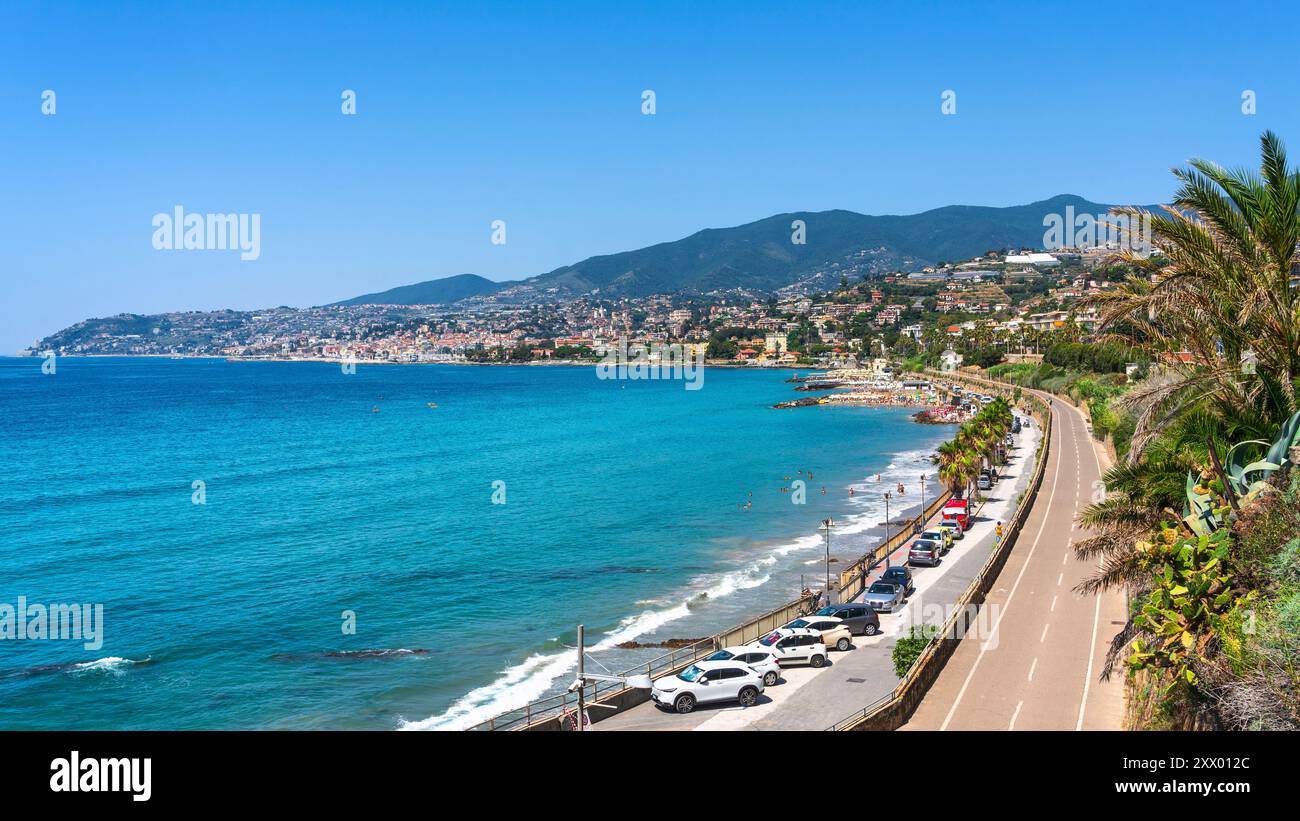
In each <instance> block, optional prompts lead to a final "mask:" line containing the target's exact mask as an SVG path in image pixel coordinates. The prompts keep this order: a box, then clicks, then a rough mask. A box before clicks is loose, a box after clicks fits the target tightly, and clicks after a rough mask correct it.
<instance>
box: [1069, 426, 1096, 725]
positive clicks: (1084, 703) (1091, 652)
mask: <svg viewBox="0 0 1300 821" xmlns="http://www.w3.org/2000/svg"><path fill="white" fill-rule="evenodd" d="M1091 450H1092V461H1093V463H1095V464H1096V465H1097V475H1098V476H1100V475H1101V458H1100V457H1098V456H1097V449H1096V448H1095V447H1094V448H1092V449H1091ZM1097 569H1098V570H1100V569H1101V561H1100V560H1098V562H1097ZM1096 599H1097V604H1096V606H1095V607H1093V611H1092V641H1091V643H1090V644H1089V645H1088V672H1086V673H1084V676H1083V698H1081V699H1079V721H1078V723H1076V724H1075V725H1074V729H1075V730H1082V729H1083V714H1084V712H1085V711H1086V710H1087V709H1088V688H1089V687H1091V686H1092V659H1093V656H1095V655H1096V652H1097V626H1098V624H1100V622H1101V593H1100V592H1098V593H1097V594H1096Z"/></svg>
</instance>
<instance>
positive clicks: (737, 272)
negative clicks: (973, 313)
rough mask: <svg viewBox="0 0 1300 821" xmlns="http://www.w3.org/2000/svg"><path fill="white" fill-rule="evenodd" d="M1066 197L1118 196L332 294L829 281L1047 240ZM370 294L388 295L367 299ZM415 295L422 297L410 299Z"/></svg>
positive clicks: (399, 297)
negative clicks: (528, 273) (1050, 220)
mask: <svg viewBox="0 0 1300 821" xmlns="http://www.w3.org/2000/svg"><path fill="white" fill-rule="evenodd" d="M1067 207H1073V208H1074V209H1075V212H1076V213H1091V214H1103V213H1106V212H1107V211H1108V210H1109V209H1110V208H1112V207H1113V206H1111V205H1106V204H1102V203H1096V202H1092V201H1090V200H1087V199H1085V198H1083V197H1081V196H1079V195H1077V194H1057V195H1056V196H1053V197H1049V198H1047V199H1045V200H1039V201H1037V202H1032V203H1027V204H1025V205H1013V206H985V205H945V206H940V207H938V208H932V209H930V210H928V211H921V212H919V213H916V214H906V215H898V214H884V215H868V214H860V213H858V212H856V211H849V210H846V209H831V210H827V211H793V212H787V213H782V214H774V215H772V216H769V217H764V218H762V219H758V220H754V221H752V222H748V223H744V224H742V225H736V226H731V227H726V228H704V229H701V230H699V231H696V232H695V233H693V234H690V235H688V236H686V237H682V238H680V239H677V240H669V241H665V242H659V243H655V244H653V245H648V246H645V247H643V248H638V249H633V250H630V251H619V252H616V253H612V254H601V255H596V256H591V257H587V258H586V259H584V260H581V261H579V262H575V263H573V264H571V265H562V266H560V267H558V268H554V269H552V270H550V271H547V272H545V273H542V274H538V275H535V276H532V277H527V278H525V279H521V280H508V281H501V282H495V281H492V280H489V279H486V278H485V277H481V276H478V275H475V274H460V275H458V276H455V277H445V278H441V279H433V280H426V281H424V282H418V283H413V284H411V285H403V286H398V287H395V288H390V289H388V290H386V291H380V292H376V293H372V294H365V295H362V296H360V297H353V298H351V299H348V300H343V301H341V302H337V303H333V304H335V305H365V304H393V305H398V304H400V305H420V304H430V303H433V302H438V303H447V302H456V301H459V300H461V299H466V298H469V297H473V296H492V295H496V296H497V297H499V298H502V299H506V300H521V301H522V300H528V299H540V298H543V297H545V296H550V297H554V296H561V297H575V296H580V295H583V294H590V293H595V294H597V295H599V296H602V297H612V298H617V297H644V296H650V295H652V294H658V293H679V292H685V293H709V292H717V291H726V290H736V289H739V290H745V291H753V292H765V293H775V292H779V291H782V290H788V289H791V288H798V287H802V286H806V287H809V288H824V287H825V286H826V285H827V284H828V283H833V282H837V281H838V279H839V277H840V276H841V275H850V276H853V277H859V276H861V275H862V274H870V273H884V272H887V271H915V270H919V269H921V268H924V267H926V266H929V265H934V264H936V263H939V262H945V261H956V260H961V259H969V258H971V257H974V256H977V255H980V254H983V253H985V252H986V251H989V250H994V249H999V248H1026V247H1028V248H1039V247H1041V246H1042V239H1043V233H1044V230H1045V229H1044V226H1043V219H1044V218H1045V217H1046V216H1047V215H1049V214H1063V213H1064V211H1065V209H1066V208H1067ZM795 220H802V221H803V223H804V229H805V242H804V243H803V244H798V243H795V242H793V241H792V235H793V232H794V228H793V227H792V223H793V222H794V221H795ZM434 297H439V298H434ZM372 299H373V300H381V299H382V300H385V301H372V302H368V301H366V300H372ZM415 299H419V300H424V301H403V300H415ZM393 300H396V301H393Z"/></svg>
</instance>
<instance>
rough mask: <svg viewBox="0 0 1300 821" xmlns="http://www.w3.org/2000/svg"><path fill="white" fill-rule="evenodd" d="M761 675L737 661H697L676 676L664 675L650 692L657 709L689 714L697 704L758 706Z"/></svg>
mask: <svg viewBox="0 0 1300 821" xmlns="http://www.w3.org/2000/svg"><path fill="white" fill-rule="evenodd" d="M762 692H763V676H762V674H760V673H759V672H758V671H756V670H754V669H753V668H752V667H750V666H749V665H748V664H741V663H740V662H736V661H697V662H695V663H694V664H692V665H691V666H690V667H687V668H686V669H685V670H683V671H681V672H680V673H678V674H677V675H675V676H664V677H663V678H661V679H659V680H658V681H656V682H655V683H654V686H653V687H652V688H651V689H650V698H651V699H653V700H654V703H655V704H657V705H659V706H660V707H665V708H668V709H672V710H676V711H677V712H679V713H689V712H690V711H691V710H694V709H695V705H696V704H711V703H713V702H717V701H739V702H740V706H742V707H752V706H754V705H755V704H757V703H758V696H759V694H760V693H762Z"/></svg>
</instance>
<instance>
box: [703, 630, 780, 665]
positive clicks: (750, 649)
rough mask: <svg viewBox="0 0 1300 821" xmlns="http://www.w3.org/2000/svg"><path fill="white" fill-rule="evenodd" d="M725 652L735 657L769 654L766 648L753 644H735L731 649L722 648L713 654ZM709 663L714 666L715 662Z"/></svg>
mask: <svg viewBox="0 0 1300 821" xmlns="http://www.w3.org/2000/svg"><path fill="white" fill-rule="evenodd" d="M767 635H771V634H770V633H769V634H767ZM723 650H726V651H727V652H728V653H731V654H732V655H733V656H734V655H738V654H740V653H766V652H767V648H766V647H755V646H753V645H752V644H733V645H732V646H730V647H722V648H720V649H718V650H714V651H713V652H714V653H719V652H722V651H723ZM709 655H713V653H710V654H709ZM721 660H722V659H719V661H721ZM709 663H710V664H712V663H713V662H709Z"/></svg>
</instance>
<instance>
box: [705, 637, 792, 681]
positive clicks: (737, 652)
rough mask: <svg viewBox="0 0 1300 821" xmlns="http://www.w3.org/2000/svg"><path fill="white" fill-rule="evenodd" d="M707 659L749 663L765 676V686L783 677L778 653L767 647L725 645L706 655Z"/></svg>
mask: <svg viewBox="0 0 1300 821" xmlns="http://www.w3.org/2000/svg"><path fill="white" fill-rule="evenodd" d="M704 660H705V661H738V662H740V663H741V664H748V665H749V666H750V667H753V668H754V669H755V670H756V671H758V673H759V674H760V675H762V676H763V686H765V687H771V686H773V685H774V684H776V682H777V679H779V678H781V662H780V661H778V660H777V658H776V654H775V653H773V652H772V651H771V650H768V649H766V648H763V649H759V648H758V647H752V646H738V647H724V648H722V649H721V650H719V651H717V652H716V653H713V654H712V655H709V656H705V657H704Z"/></svg>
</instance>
